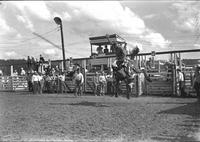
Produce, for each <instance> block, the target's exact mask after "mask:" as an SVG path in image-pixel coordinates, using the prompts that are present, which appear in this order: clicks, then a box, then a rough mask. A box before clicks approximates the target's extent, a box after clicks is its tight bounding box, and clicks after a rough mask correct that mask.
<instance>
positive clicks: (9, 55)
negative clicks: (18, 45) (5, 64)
mask: <svg viewBox="0 0 200 142" xmlns="http://www.w3.org/2000/svg"><path fill="white" fill-rule="evenodd" d="M5 55H6V58H10V59H11V58H15V57H16V56H17V53H16V52H15V51H7V52H5Z"/></svg>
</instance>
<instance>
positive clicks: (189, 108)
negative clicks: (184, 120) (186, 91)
mask: <svg viewBox="0 0 200 142" xmlns="http://www.w3.org/2000/svg"><path fill="white" fill-rule="evenodd" d="M183 104H185V105H183V106H179V107H176V108H173V109H169V110H165V111H161V112H159V114H163V113H165V114H178V115H189V116H192V117H198V118H199V117H200V103H198V102H194V103H183Z"/></svg>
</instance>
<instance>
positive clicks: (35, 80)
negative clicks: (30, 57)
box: [32, 71, 39, 94]
mask: <svg viewBox="0 0 200 142" xmlns="http://www.w3.org/2000/svg"><path fill="white" fill-rule="evenodd" d="M38 82H39V78H38V73H37V72H36V71H35V72H34V74H33V75H32V83H33V94H37V93H38V92H39V84H38Z"/></svg>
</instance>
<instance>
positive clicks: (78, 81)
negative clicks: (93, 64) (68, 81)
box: [74, 68, 84, 96]
mask: <svg viewBox="0 0 200 142" xmlns="http://www.w3.org/2000/svg"><path fill="white" fill-rule="evenodd" d="M76 72H77V74H76V76H75V79H74V80H75V96H77V95H80V96H81V95H82V94H83V90H82V86H83V82H84V77H83V74H82V73H81V71H80V68H77V70H76Z"/></svg>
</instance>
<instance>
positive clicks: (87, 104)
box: [69, 101, 110, 107]
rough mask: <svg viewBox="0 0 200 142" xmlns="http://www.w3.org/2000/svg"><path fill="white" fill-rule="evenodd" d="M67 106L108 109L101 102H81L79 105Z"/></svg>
mask: <svg viewBox="0 0 200 142" xmlns="http://www.w3.org/2000/svg"><path fill="white" fill-rule="evenodd" d="M69 105H72V106H92V107H110V106H109V105H106V104H103V103H101V102H88V101H83V102H79V103H71V104H69Z"/></svg>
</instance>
